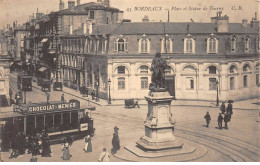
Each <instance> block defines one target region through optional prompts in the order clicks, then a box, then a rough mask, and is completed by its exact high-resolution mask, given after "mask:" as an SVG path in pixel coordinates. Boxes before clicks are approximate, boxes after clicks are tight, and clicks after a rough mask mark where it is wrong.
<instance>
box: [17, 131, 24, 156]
mask: <svg viewBox="0 0 260 165" xmlns="http://www.w3.org/2000/svg"><path fill="white" fill-rule="evenodd" d="M16 143H17V147H18V154H19V155H23V154H24V153H23V152H24V146H25V144H23V143H25V139H23V137H22V133H21V132H18V133H17V135H16Z"/></svg>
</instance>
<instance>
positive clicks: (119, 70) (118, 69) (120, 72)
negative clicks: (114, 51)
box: [117, 66, 125, 74]
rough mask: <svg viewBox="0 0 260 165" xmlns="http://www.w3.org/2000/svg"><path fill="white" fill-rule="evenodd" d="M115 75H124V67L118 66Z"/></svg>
mask: <svg viewBox="0 0 260 165" xmlns="http://www.w3.org/2000/svg"><path fill="white" fill-rule="evenodd" d="M117 74H125V67H124V66H119V67H118V68H117Z"/></svg>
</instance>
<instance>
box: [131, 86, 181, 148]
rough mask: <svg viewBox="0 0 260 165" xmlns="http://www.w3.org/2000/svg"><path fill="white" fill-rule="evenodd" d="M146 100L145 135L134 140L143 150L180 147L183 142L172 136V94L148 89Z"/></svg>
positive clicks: (173, 123) (161, 90)
mask: <svg viewBox="0 0 260 165" xmlns="http://www.w3.org/2000/svg"><path fill="white" fill-rule="evenodd" d="M145 99H146V101H147V102H148V114H147V118H146V121H145V124H144V126H145V136H143V137H141V139H140V140H139V141H138V142H136V143H137V146H138V147H139V148H141V149H143V150H145V151H161V150H169V149H181V148H182V146H183V143H181V142H180V141H178V140H177V139H176V138H175V136H174V125H175V121H174V119H173V115H172V113H171V106H170V105H171V101H172V99H173V96H170V94H169V92H168V91H166V90H165V89H159V90H157V91H150V93H149V96H147V97H145Z"/></svg>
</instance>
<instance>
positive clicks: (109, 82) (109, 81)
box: [107, 78, 111, 104]
mask: <svg viewBox="0 0 260 165" xmlns="http://www.w3.org/2000/svg"><path fill="white" fill-rule="evenodd" d="M107 82H108V104H111V96H110V85H111V80H110V78H109V79H108V81H107Z"/></svg>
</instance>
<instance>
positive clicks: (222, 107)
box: [220, 102, 226, 114]
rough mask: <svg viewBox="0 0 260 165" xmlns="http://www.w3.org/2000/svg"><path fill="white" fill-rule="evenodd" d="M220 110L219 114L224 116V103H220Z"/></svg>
mask: <svg viewBox="0 0 260 165" xmlns="http://www.w3.org/2000/svg"><path fill="white" fill-rule="evenodd" d="M220 110H221V113H222V114H224V113H225V111H226V106H225V102H222V104H221V106H220Z"/></svg>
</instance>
